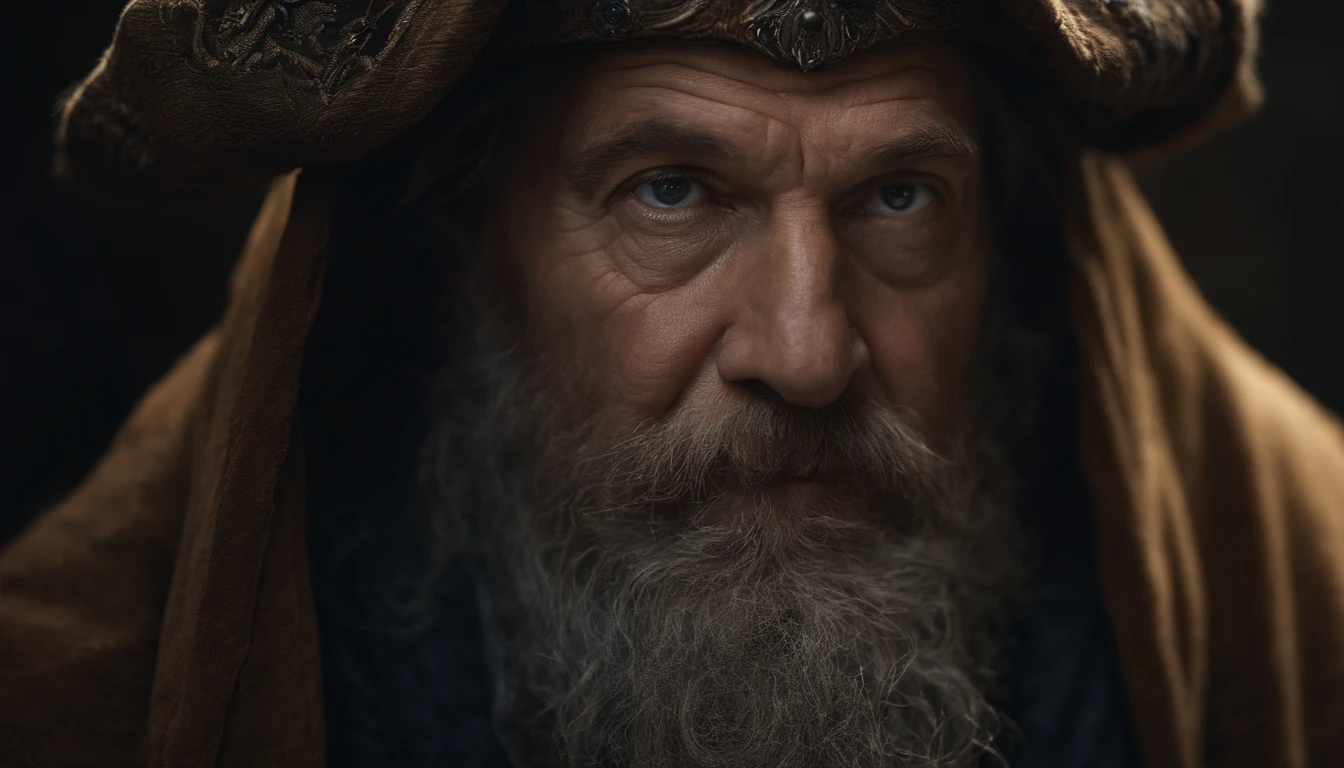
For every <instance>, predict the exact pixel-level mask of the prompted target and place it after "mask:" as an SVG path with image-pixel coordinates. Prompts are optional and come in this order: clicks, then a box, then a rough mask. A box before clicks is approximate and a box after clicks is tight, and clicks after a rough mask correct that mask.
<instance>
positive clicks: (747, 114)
mask: <svg viewBox="0 0 1344 768" xmlns="http://www.w3.org/2000/svg"><path fill="white" fill-rule="evenodd" d="M604 49H605V50H603V51H602V52H601V53H597V54H592V55H590V57H589V58H587V59H584V60H580V61H576V62H573V63H572V64H571V66H572V67H573V71H570V72H567V73H566V76H565V77H564V78H563V80H564V83H565V84H564V86H563V87H555V88H550V89H548V90H549V91H550V93H549V94H548V98H546V99H543V100H541V102H540V103H539V105H538V107H537V109H536V112H535V113H534V114H533V115H531V116H530V119H529V120H528V121H527V122H528V124H529V125H530V126H533V128H532V129H531V130H530V132H529V133H528V134H527V135H525V136H524V140H523V141H521V142H519V143H518V145H517V148H516V149H515V150H514V151H513V154H512V156H511V158H510V161H509V162H508V163H507V164H506V172H505V174H504V176H503V178H502V181H501V183H499V185H498V187H497V189H496V192H495V199H494V205H491V206H490V207H489V209H490V210H492V211H493V212H494V218H493V220H492V221H490V222H489V223H488V226H487V229H486V233H487V234H486V238H487V252H491V253H495V254H500V255H502V256H503V257H504V258H503V260H502V264H503V265H504V267H505V270H506V272H507V273H508V274H507V277H506V278H505V279H507V280H508V281H510V282H511V283H512V284H513V288H514V290H515V291H516V293H515V294H514V295H516V296H519V297H520V298H521V302H520V303H519V304H518V305H517V306H520V307H525V308H526V309H525V310H524V311H523V312H522V313H521V317H520V318H519V319H520V321H521V323H522V324H523V328H522V331H523V332H522V338H523V343H524V344H525V345H527V346H529V347H532V348H533V349H535V350H537V353H538V354H540V355H543V356H545V357H547V358H549V359H550V360H551V362H552V363H553V364H554V365H555V366H557V367H563V368H564V369H565V370H566V371H568V372H570V374H569V376H568V378H569V380H570V382H571V384H572V385H573V386H577V387H579V388H581V389H582V390H583V392H582V393H580V394H581V395H582V396H583V397H584V398H585V399H590V401H591V402H598V403H601V405H600V408H599V414H598V422H599V424H600V425H601V426H600V429H601V430H603V431H609V432H610V434H611V435H612V436H613V438H614V437H616V436H620V435H625V434H629V433H630V432H632V431H634V430H635V429H636V428H638V427H639V426H640V425H642V424H647V423H650V422H652V421H655V420H658V419H662V418H665V417H667V416H668V415H669V414H671V413H674V412H675V411H676V410H677V409H680V408H690V409H695V410H697V411H699V412H700V413H701V414H702V418H705V419H714V418H715V417H716V415H720V414H722V412H723V411H722V409H723V408H724V407H725V406H724V405H723V404H724V403H732V402H733V398H734V397H739V396H741V395H742V393H743V392H748V393H757V394H759V393H761V392H772V393H774V394H775V395H777V396H778V397H779V398H781V399H782V400H783V401H785V402H787V403H788V404H790V405H793V406H796V407H800V408H807V409H821V408H825V407H827V406H830V405H832V404H834V403H835V402H836V401H837V400H838V399H840V398H842V396H845V395H847V394H852V395H857V396H859V397H861V398H865V399H869V400H872V401H873V402H874V404H876V405H878V406H881V407H884V408H891V409H895V410H898V411H901V412H902V413H904V414H906V415H907V416H908V417H910V418H911V420H912V423H913V424H915V425H917V426H918V427H919V428H920V429H921V430H922V431H923V432H924V433H925V434H926V436H927V438H928V439H929V440H930V442H931V443H932V444H933V445H934V446H935V447H946V446H948V445H950V444H951V443H952V442H953V441H954V440H955V438H956V437H957V435H958V434H960V432H961V431H962V430H964V429H965V428H966V427H967V423H966V422H967V419H968V417H969V408H968V406H969V402H968V401H969V398H970V394H971V391H972V386H973V382H972V379H973V376H974V373H975V363H976V361H977V359H978V358H977V355H978V351H979V349H980V343H981V337H982V335H983V323H984V315H985V305H986V294H987V290H988V283H989V258H988V254H989V252H990V248H991V243H990V234H989V233H990V226H989V215H988V207H987V203H986V200H985V192H984V186H985V185H984V179H983V170H982V163H981V161H980V159H979V156H978V155H979V153H978V151H977V148H976V142H975V130H974V129H975V117H976V115H975V109H974V104H975V91H974V88H973V79H972V72H971V67H970V64H969V62H968V61H967V60H966V58H965V57H964V55H963V54H961V53H960V52H959V51H958V50H957V49H956V48H955V47H954V46H952V45H951V44H948V43H945V42H936V41H919V42H906V43H902V44H898V45H891V46H887V47H883V48H879V49H876V50H873V51H870V52H867V53H865V54H864V55H861V56H858V57H855V58H853V59H851V60H847V61H845V62H842V63H841V64H838V65H836V66H832V67H827V68H825V69H823V70H821V71H818V72H813V73H807V74H803V73H800V72H797V71H792V70H789V69H786V68H783V67H779V66H776V65H774V64H770V63H767V62H766V61H765V60H764V59H763V58H762V57H761V56H760V55H759V54H755V53H753V52H750V51H747V50H745V49H739V48H736V47H731V46H725V45H719V44H694V43H667V44H656V45H650V44H648V43H644V44H641V45H639V46H634V47H624V46H605V47H604ZM659 177H664V178H666V177H671V179H672V181H671V182H670V183H672V184H674V185H683V186H684V185H685V184H687V182H684V181H681V179H689V180H691V181H690V182H689V184H690V192H689V193H688V194H687V195H686V200H683V201H681V202H680V203H679V204H678V205H677V206H676V207H675V209H672V210H666V209H660V208H659V207H658V206H657V205H656V204H651V203H657V202H658V199H657V197H656V196H652V195H651V193H652V190H653V187H652V186H651V185H649V184H646V182H649V181H650V180H651V179H657V178H659ZM659 183H660V184H662V185H664V187H666V185H667V184H668V183H669V182H668V181H662V182H659ZM641 185H643V186H641ZM890 185H906V186H902V187H898V188H897V189H898V190H899V191H900V194H901V195H904V198H903V200H904V201H905V202H909V201H910V199H912V198H913V199H914V200H916V201H917V202H916V203H914V204H912V205H910V206H909V207H908V208H907V209H906V210H904V211H898V210H896V209H894V208H892V207H891V206H889V205H885V204H884V201H883V197H882V190H883V189H884V187H885V188H887V189H888V190H890V189H892V187H891V186H890ZM687 201H690V204H687Z"/></svg>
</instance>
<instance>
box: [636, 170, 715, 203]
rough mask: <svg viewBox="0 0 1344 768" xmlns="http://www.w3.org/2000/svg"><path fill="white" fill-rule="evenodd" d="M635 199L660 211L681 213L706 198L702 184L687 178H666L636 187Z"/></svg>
mask: <svg viewBox="0 0 1344 768" xmlns="http://www.w3.org/2000/svg"><path fill="white" fill-rule="evenodd" d="M634 191H635V197H637V198H639V201H640V202H641V203H644V204H645V205H647V206H649V207H650V208H656V209H658V210H660V211H679V210H683V209H686V208H690V207H691V206H693V205H695V204H696V203H698V202H700V199H701V198H702V197H704V187H703V186H702V185H701V184H700V182H698V181H696V180H695V179H692V178H688V177H686V176H664V177H662V178H658V179H650V180H649V181H646V182H644V183H643V184H640V185H639V186H637V187H635V190H634Z"/></svg>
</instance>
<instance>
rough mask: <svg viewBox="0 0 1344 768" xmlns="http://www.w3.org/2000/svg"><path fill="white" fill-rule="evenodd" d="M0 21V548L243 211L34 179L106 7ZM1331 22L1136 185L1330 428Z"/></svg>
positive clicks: (1340, 117)
mask: <svg viewBox="0 0 1344 768" xmlns="http://www.w3.org/2000/svg"><path fill="white" fill-rule="evenodd" d="M38 5H39V4H36V3H27V4H18V8H17V9H12V11H11V13H10V14H7V18H6V22H7V23H6V27H7V30H6V31H7V38H8V39H7V41H6V45H5V46H4V49H5V50H4V52H3V56H4V57H5V58H6V59H8V61H6V62H5V64H6V66H5V67H4V73H5V77H4V79H3V81H2V82H3V83H4V92H5V98H6V99H7V101H8V103H9V104H10V105H11V106H10V107H9V108H8V109H6V110H5V111H4V114H5V116H4V117H3V121H4V123H5V124H6V126H7V128H8V130H7V132H6V133H7V134H8V135H9V136H10V138H9V139H8V140H7V146H6V150H7V151H6V153H5V159H6V161H7V162H6V163H5V164H4V168H5V170H6V173H5V174H4V176H3V180H4V184H5V186H6V187H7V189H6V190H5V192H6V195H5V197H4V198H3V202H0V210H3V211H4V216H3V224H4V228H5V231H4V232H3V233H0V249H3V255H2V256H0V258H2V259H3V260H2V261H0V285H2V286H3V290H2V291H0V299H3V304H2V305H0V382H3V385H2V386H3V396H0V541H3V540H4V539H5V538H6V537H7V536H8V535H10V534H12V533H13V532H14V531H15V530H17V529H18V528H19V527H20V526H21V525H22V524H23V523H24V522H25V521H26V520H28V519H29V518H30V517H31V515H32V514H33V513H34V511H35V510H37V509H40V508H41V507H42V506H44V505H46V504H48V503H50V502H51V501H53V500H55V499H56V498H59V496H60V495H61V494H62V493H63V492H65V491H66V490H68V489H69V488H70V487H71V486H72V485H73V484H74V483H75V482H77V481H78V480H79V478H80V477H81V476H82V475H83V474H84V473H85V472H87V471H88V468H89V466H90V464H91V463H92V462H93V461H94V460H95V459H96V458H97V456H98V455H99V453H100V452H101V451H102V450H103V448H104V447H105V446H106V445H107V442H108V440H109V439H110V438H111V436H112V434H113V432H114V431H115V429H116V427H117V425H118V424H119V423H120V421H121V420H122V419H123V418H124V417H125V415H126V413H127V411H128V410H129V408H130V407H131V405H132V404H133V403H134V401H135V400H136V398H137V397H138V396H139V395H140V394H141V393H142V392H143V391H144V389H145V388H146V387H147V386H148V385H149V384H150V383H151V382H152V381H154V380H155V379H156V378H158V377H159V376H160V375H162V374H163V373H164V371H166V370H167V368H168V367H169V366H170V365H171V364H172V361H173V360H174V359H176V357H177V356H178V355H180V354H181V353H182V352H183V351H184V350H185V349H186V347H187V346H188V345H189V344H190V343H191V341H192V340H193V339H195V338H196V337H198V336H199V335H200V334H201V333H202V332H203V331H204V330H205V329H206V328H207V327H208V326H209V325H210V324H211V323H212V322H213V321H214V319H215V318H216V317H217V316H218V314H219V313H220V311H221V309H222V307H223V302H224V286H225V278H226V276H227V274H228V271H229V268H230V266H231V263H232V260H233V257H234V255H235V253H236V251H237V249H238V246H239V244H240V242H241V238H242V236H243V233H244V231H245V228H246V226H247V223H248V222H249V220H250V218H251V214H252V212H253V210H255V206H256V201H255V200H244V201H239V202H237V203H235V204H231V205H229V206H227V207H226V208H223V209H220V210H214V211H209V212H206V213H203V214H200V215H197V216H194V217H191V218H187V219H155V218H149V217H144V216H135V215H128V214H125V213H121V212H118V211H115V210H111V209H107V208H101V207H97V206H94V205H91V204H89V203H87V202H84V201H82V200H79V199H77V198H76V197H74V196H73V195H72V194H70V193H69V192H68V191H67V190H65V189H63V188H62V187H61V186H60V185H59V184H58V183H57V182H55V181H54V180H53V179H52V178H51V174H50V164H51V162H50V161H51V130H52V105H53V103H54V102H55V100H56V98H57V96H58V95H59V94H60V92H61V91H62V90H63V89H65V88H68V87H70V86H71V85H72V84H73V83H74V82H76V81H77V80H78V79H79V78H80V77H81V76H83V75H84V74H85V73H86V72H87V71H88V70H89V69H90V68H91V67H92V66H93V64H94V63H95V62H96V60H97V57H98V55H99V53H100V51H101V50H102V47H103V46H104V45H105V44H106V42H107V41H108V40H109V39H110V36H111V32H112V29H113V26H114V24H115V21H116V17H117V15H118V13H119V12H120V8H121V3H120V2H117V0H99V1H97V2H95V1H94V0H66V1H65V2H63V3H61V4H60V9H59V10H56V9H54V8H51V6H50V5H49V4H40V5H41V6H42V7H40V8H39V7H36V6H38ZM1342 9H1344V3H1338V2H1332V1H1330V0H1324V1H1322V2H1305V1H1303V0H1298V1H1297V2H1294V1H1293V0H1278V2H1274V3H1273V7H1272V8H1271V9H1270V13H1269V15H1268V16H1267V18H1266V21H1265V28H1264V38H1263V45H1262V50H1263V54H1262V57H1261V62H1262V72H1263V75H1264V80H1265V83H1266V86H1267V89H1268V93H1269V101H1268V103H1267V107H1266V110H1265V111H1264V113H1263V114H1262V115H1260V116H1259V117H1257V118H1256V119H1254V120H1252V121H1250V122H1248V123H1247V124H1245V125H1242V126H1240V127H1239V128H1237V129H1235V130H1233V131H1231V132H1229V133H1227V134H1225V135H1223V136H1220V137H1218V138H1217V139H1215V140H1214V141H1213V142H1211V143H1209V144H1208V145H1206V146H1204V147H1202V148H1200V149H1198V150H1197V151H1194V152H1192V153H1190V154H1188V155H1185V156H1183V157H1180V158H1177V159H1175V160H1172V161H1167V162H1164V163H1163V164H1161V165H1157V166H1152V167H1146V168H1142V169H1141V171H1140V176H1141V179H1142V181H1143V184H1144V186H1145V188H1146V189H1147V191H1148V193H1149V197H1150V199H1151V200H1152V201H1153V203H1154V206H1155V207H1156V209H1157V212H1158V214H1159V216H1160V217H1161V219H1162V221H1163V223H1164V225H1165V226H1166V227H1167V231H1168V233H1169V235H1170V236H1171V239H1172V240H1173V242H1174V243H1175V245H1176V247H1177V249H1178V251H1179V252H1180V253H1181V254H1182V257H1183V259H1184V260H1185V262H1186V264H1187V266H1188V268H1189V270H1190V271H1191V272H1192V274H1193V275H1194V276H1195V278H1196V280H1197V282H1198V283H1199V285H1200V286H1201V288H1202V289H1203V290H1204V292H1205V294H1206V295H1207V296H1208V297H1209V299H1210V300H1211V301H1212V303H1213V304H1214V306H1215V307H1217V308H1218V309H1219V310H1220V311H1221V312H1222V313H1223V314H1224V316H1225V317H1226V318H1227V319H1228V320H1229V321H1230V322H1231V323H1232V324H1233V326H1235V327H1236V328H1237V329H1238V330H1239V331H1240V332H1241V333H1242V334H1243V335H1244V336H1245V337H1246V338H1247V339H1248V340H1250V342H1251V343H1252V344H1254V345H1255V346H1256V347H1257V348H1259V349H1260V350H1261V351H1262V352H1264V354H1265V355H1266V356H1268V357H1269V359H1271V360H1272V361H1274V362H1275V363H1277V364H1278V365H1280V366H1282V367H1283V368H1284V369H1286V370H1287V371H1288V373H1289V374H1290V375H1292V376H1293V378H1295V379H1296V380H1297V381H1298V382H1300V383H1301V384H1302V385H1303V386H1305V387H1306V388H1307V389H1309V390H1310V391H1311V392H1313V393H1314V394H1315V395H1316V396H1317V397H1319V398H1320V399H1321V400H1322V401H1324V402H1325V403H1326V404H1327V405H1328V406H1330V407H1331V408H1333V409H1334V410H1336V411H1339V410H1341V409H1344V345H1341V344H1340V342H1339V341H1338V339H1339V338H1340V336H1341V335H1344V302H1341V296H1340V294H1341V289H1344V247H1341V242H1342V241H1344V181H1342V180H1344V104H1342V103H1341V95H1344V47H1341V44H1340V43H1339V35H1340V30H1341V29H1344V12H1342Z"/></svg>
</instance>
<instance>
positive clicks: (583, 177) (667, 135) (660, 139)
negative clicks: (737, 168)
mask: <svg viewBox="0 0 1344 768" xmlns="http://www.w3.org/2000/svg"><path fill="white" fill-rule="evenodd" d="M652 154H664V155H667V154H670V155H686V156H698V157H706V156H708V157H715V158H726V157H729V156H731V155H732V154H733V151H732V147H730V146H729V145H728V144H726V143H725V142H724V141H723V140H722V139H720V138H719V137H717V136H715V135H714V134H712V133H709V132H707V131H702V130H700V129H697V128H692V127H690V126H686V125H679V124H677V123H670V122H666V121H663V120H649V121H644V122H639V123H634V124H632V125H629V126H626V127H624V128H622V129H621V130H620V132H618V133H617V134H616V135H615V136H612V137H611V138H609V139H607V140H605V141H601V142H598V143H597V144H594V145H593V146H591V147H586V148H584V149H583V150H581V151H580V152H579V154H578V156H576V157H575V158H574V160H573V161H572V162H571V163H570V164H569V168H568V175H569V179H570V181H571V183H572V184H573V185H574V187H575V189H577V190H578V191H579V192H580V193H582V194H584V195H587V196H592V195H594V194H596V192H597V188H598V187H599V186H600V185H601V184H602V182H603V181H605V180H606V178H607V176H608V175H609V174H610V173H611V171H612V169H613V168H616V167H619V166H620V165H622V164H623V163H625V162H627V161H629V160H631V159H632V158H636V157H639V156H641V155H652Z"/></svg>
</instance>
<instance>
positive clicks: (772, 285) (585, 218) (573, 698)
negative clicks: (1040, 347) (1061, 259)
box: [431, 42, 1017, 768]
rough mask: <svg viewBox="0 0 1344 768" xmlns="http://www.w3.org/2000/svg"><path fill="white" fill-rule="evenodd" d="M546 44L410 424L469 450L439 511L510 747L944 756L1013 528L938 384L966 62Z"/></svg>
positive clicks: (959, 259) (961, 161)
mask: <svg viewBox="0 0 1344 768" xmlns="http://www.w3.org/2000/svg"><path fill="white" fill-rule="evenodd" d="M567 66H569V67H570V70H569V71H567V72H566V74H565V76H564V77H563V78H556V79H554V80H552V81H550V84H549V85H548V87H547V88H546V89H545V91H544V93H542V94H540V96H539V98H538V99H537V100H536V101H535V102H534V103H533V104H532V106H531V108H530V109H529V111H528V113H527V114H526V115H525V120H524V126H525V128H524V129H523V132H522V136H521V140H520V141H517V142H515V143H514V144H513V145H512V146H511V147H510V148H509V152H508V153H507V156H506V158H505V160H504V163H503V164H502V166H501V168H500V175H499V177H498V178H497V179H495V180H494V184H493V186H492V193H491V195H490V197H489V204H488V205H487V212H488V214H487V217H486V220H485V221H484V222H483V224H482V227H481V238H480V239H481V243H480V245H481V250H482V252H483V253H484V254H486V255H487V256H488V262H487V263H488V264H489V268H488V269H486V270H484V271H483V274H482V275H481V277H480V279H479V280H477V281H475V282H473V284H472V285H471V286H469V287H467V288H466V290H465V291H463V292H462V298H463V300H464V301H469V302H471V303H472V304H473V305H474V306H477V307H479V308H480V309H479V310H478V311H479V314H478V315H476V316H475V318H474V320H473V324H474V325H475V326H476V328H477V330H478V331H479V333H478V337H479V339H480V342H479V348H478V349H476V350H475V353H474V354H473V355H472V356H471V358H472V361H471V363H470V364H463V366H462V368H463V370H466V369H468V368H469V369H470V370H471V371H472V372H474V373H473V375H474V376H475V377H476V383H477V388H476V390H475V392H476V394H475V396H468V395H463V396H462V397H461V398H460V404H459V406H458V407H457V410H456V412H455V413H454V415H453V417H452V418H451V419H450V420H449V421H451V422H452V423H451V425H450V426H445V427H444V428H443V429H442V430H441V433H442V434H440V435H438V436H437V438H438V440H439V441H440V442H445V441H447V442H452V441H462V440H469V441H470V444H471V445H472V446H473V449H474V451H475V455H474V460H473V461H471V462H469V463H468V464H467V465H466V468H465V469H463V470H462V475H463V476H462V477H459V478H457V479H455V480H453V481H451V482H449V483H448V485H449V486H452V487H454V488H455V489H456V491H455V492H454V494H453V495H452V498H448V497H447V496H445V497H444V498H443V499H442V500H441V505H442V507H443V509H442V510H440V513H441V514H445V515H451V516H456V517H459V518H463V519H462V521H461V522H462V523H463V525H464V527H465V528H466V529H468V530H471V531H472V532H473V533H472V535H473V537H474V538H475V539H476V540H477V541H478V542H479V546H478V548H477V551H476V552H475V557H474V560H475V563H476V569H477V571H478V573H479V576H480V578H481V580H482V582H483V589H482V591H483V594H485V595H487V596H488V599H487V600H486V604H487V605H488V611H489V613H490V617H491V620H492V627H493V631H494V638H495V640H496V642H497V644H498V651H499V653H500V655H501V657H502V659H503V663H502V668H503V670H504V674H505V675H506V677H507V682H508V685H507V692H506V694H505V696H506V699H505V701H504V702H503V704H502V707H503V709H504V712H505V716H506V721H507V722H508V723H509V726H510V727H511V728H513V729H514V731H515V737H516V738H515V742H514V747H515V748H516V749H519V750H521V751H524V752H526V753H528V755H527V756H526V757H524V758H522V759H524V760H525V761H527V762H533V761H535V760H537V759H538V758H536V757H535V755H538V754H541V755H546V754H549V755H551V756H558V757H557V760H559V761H560V762H562V763H568V764H575V765H622V766H624V765H630V766H664V765H666V766H690V765H697V766H699V765H704V766H733V767H734V768H748V767H751V766H762V767H764V766H800V767H801V766H829V765H837V766H839V765H844V766H886V765H970V764H973V763H974V762H975V761H976V760H977V759H978V758H979V757H980V756H981V755H982V754H983V752H984V751H985V748H986V745H987V744H988V742H989V741H990V740H992V738H993V736H994V729H995V718H994V714H993V712H992V709H991V708H990V707H989V706H988V704H987V703H986V694H987V692H988V689H989V686H990V682H991V680H992V674H991V672H990V666H991V664H992V656H993V654H992V638H991V628H992V621H991V619H992V617H993V616H994V615H995V614H996V612H997V610H998V608H999V606H1000V604H1001V602H1002V601H1003V599H1004V597H1005V594H1006V592H1007V587H1006V586H1004V585H1005V584H1007V583H1008V582H1011V580H1012V579H1011V575H1012V573H1013V571H1014V565H1015V560H1016V556H1017V549H1016V547H1014V546H1013V544H1012V542H1013V536H1012V535H1011V530H1012V526H1011V523H1010V516H1009V515H1008V514H1006V510H1005V509H1004V505H1003V504H1002V499H1001V498H999V497H998V496H997V495H996V494H994V493H991V492H989V491H988V490H987V483H986V482H985V481H984V478H985V477H986V476H987V475H991V474H994V473H997V472H999V471H1001V470H1002V466H1000V465H1001V464H1002V457H1001V456H999V455H997V453H996V452H995V451H994V450H992V446H989V445H987V442H986V441H985V440H984V439H982V438H983V435H982V434H981V433H980V430H979V427H978V422H977V419H976V413H977V409H976V408H975V407H974V405H975V403H977V402H978V400H979V399H980V398H982V397H983V396H985V388H986V382H985V381H984V378H983V376H982V374H983V371H984V368H985V366H984V365H983V363H984V360H985V357H986V354H987V351H986V349H987V346H992V345H987V344H986V342H985V338H986V336H987V334H986V329H987V326H989V325H991V324H992V322H993V318H992V317H989V316H988V309H987V308H988V306H989V305H990V302H989V301H988V295H989V286H990V263H991V259H990V254H991V251H992V237H991V227H990V216H989V211H988V205H987V201H986V191H985V188H986V184H985V182H984V174H985V172H984V168H983V162H982V159H981V153H980V151H979V150H978V145H979V142H978V136H977V130H976V126H977V122H976V119H977V115H976V104H977V93H976V89H975V87H974V78H973V77H972V71H971V65H970V63H969V62H968V60H967V59H966V58H965V57H964V56H963V55H962V54H960V53H959V51H958V49H956V48H954V47H952V46H951V45H948V44H943V43H936V42H921V43H907V44H903V45H899V46H892V47H887V48H883V49H880V50H876V51H872V52H869V53H867V54H865V55H862V56H857V57H854V58H853V59H851V60H848V61H846V62H844V63H842V64H839V65H836V66H833V67H828V68H826V69H824V70H822V71H820V72H815V73H809V74H802V73H798V72H795V71H791V70H788V69H785V68H783V67H779V66H777V65H774V64H772V63H770V62H768V61H767V60H765V59H764V58H762V57H761V56H759V55H758V54H755V53H751V52H748V51H745V50H739V49H736V48H731V47H726V46H719V45H708V44H703V45H702V44H686V43H681V44H672V43H666V44H662V43H660V44H639V45H635V46H628V47H627V46H610V47H607V48H606V49H605V50H602V51H600V52H594V53H591V54H590V55H587V56H585V57H584V58H582V59H581V60H578V61H577V63H573V64H570V65H567ZM464 430H465V431H466V435H467V436H466V437H464V436H463V435H464ZM431 460H434V459H433V454H431ZM468 498H469V499H471V502H470V504H468V503H466V502H464V501H463V500H464V499H468ZM542 764H545V763H544V762H543V763H542Z"/></svg>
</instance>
